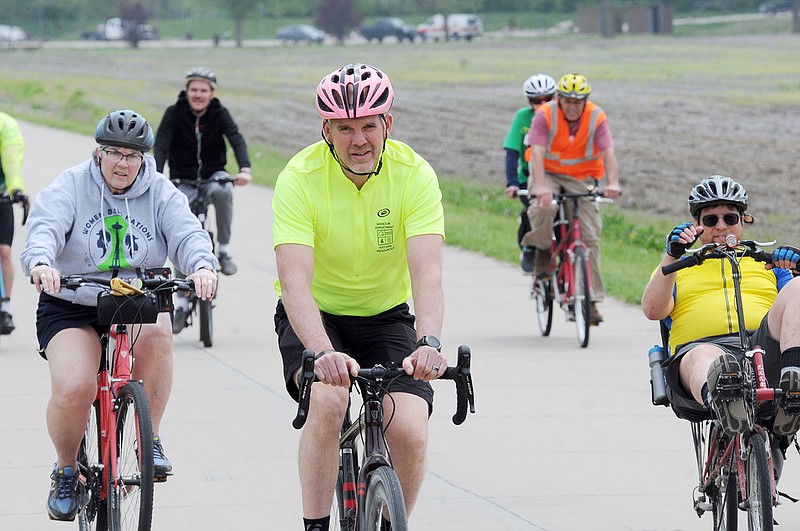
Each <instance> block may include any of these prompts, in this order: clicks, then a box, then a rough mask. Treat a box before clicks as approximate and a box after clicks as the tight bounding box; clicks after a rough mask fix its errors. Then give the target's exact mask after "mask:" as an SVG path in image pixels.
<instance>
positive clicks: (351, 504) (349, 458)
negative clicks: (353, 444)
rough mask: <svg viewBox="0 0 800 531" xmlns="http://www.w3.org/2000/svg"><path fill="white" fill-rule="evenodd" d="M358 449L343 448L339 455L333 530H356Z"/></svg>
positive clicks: (332, 514)
mask: <svg viewBox="0 0 800 531" xmlns="http://www.w3.org/2000/svg"><path fill="white" fill-rule="evenodd" d="M357 462H358V456H357V452H356V449H354V448H343V449H342V451H341V454H340V456H339V478H338V480H337V481H336V491H335V494H334V497H333V506H332V507H331V520H330V530H331V531H354V530H355V528H356V474H357V472H356V466H357V465H356V463H357Z"/></svg>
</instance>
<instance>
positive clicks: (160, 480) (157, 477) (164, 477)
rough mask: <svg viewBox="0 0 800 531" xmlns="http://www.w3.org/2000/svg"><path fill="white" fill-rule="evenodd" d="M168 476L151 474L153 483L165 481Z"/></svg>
mask: <svg viewBox="0 0 800 531" xmlns="http://www.w3.org/2000/svg"><path fill="white" fill-rule="evenodd" d="M167 479H169V476H153V482H154V483H166V481H167Z"/></svg>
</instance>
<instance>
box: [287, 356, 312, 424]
mask: <svg viewBox="0 0 800 531" xmlns="http://www.w3.org/2000/svg"><path fill="white" fill-rule="evenodd" d="M314 356H315V355H314V351H313V350H312V349H310V348H307V349H306V350H304V351H303V361H302V365H301V369H300V381H299V382H298V386H299V396H298V400H297V415H296V416H295V418H294V420H293V421H292V426H293V427H294V429H296V430H299V429H300V428H302V427H303V426H304V425H305V423H306V419H307V418H308V406H309V403H310V402H311V384H312V383H314Z"/></svg>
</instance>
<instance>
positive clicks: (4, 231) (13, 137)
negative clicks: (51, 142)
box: [0, 112, 25, 334]
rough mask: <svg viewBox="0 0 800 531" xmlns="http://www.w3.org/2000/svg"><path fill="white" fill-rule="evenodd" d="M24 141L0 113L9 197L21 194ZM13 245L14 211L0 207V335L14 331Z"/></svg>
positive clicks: (1, 169) (3, 182) (1, 164)
mask: <svg viewBox="0 0 800 531" xmlns="http://www.w3.org/2000/svg"><path fill="white" fill-rule="evenodd" d="M24 152H25V140H23V138H22V131H20V129H19V124H18V123H17V121H16V120H15V119H14V118H12V117H11V116H9V115H8V114H6V113H4V112H0V191H2V193H3V194H6V195H9V196H15V195H16V196H18V195H19V194H24V193H25V184H24V183H23V182H22V156H23V154H24ZM13 242H14V210H13V208H12V207H11V203H8V204H0V263H2V265H3V278H2V279H0V281H2V282H3V286H4V288H5V289H4V293H5V297H4V298H3V300H2V301H0V334H10V333H11V332H13V331H14V328H15V326H14V319H13V318H12V317H11V313H10V312H9V303H10V299H11V287H12V284H13V283H14V267H13V264H12V262H11V244H12V243H13Z"/></svg>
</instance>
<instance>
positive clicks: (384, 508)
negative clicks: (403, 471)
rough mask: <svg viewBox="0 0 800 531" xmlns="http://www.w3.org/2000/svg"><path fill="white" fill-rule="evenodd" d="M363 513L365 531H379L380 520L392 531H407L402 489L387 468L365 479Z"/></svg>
mask: <svg viewBox="0 0 800 531" xmlns="http://www.w3.org/2000/svg"><path fill="white" fill-rule="evenodd" d="M364 505H365V507H364V511H363V512H361V513H360V515H359V518H363V519H364V524H365V525H364V527H363V528H362V529H365V530H366V531H381V525H382V520H387V521H388V522H389V523H390V524H391V525H392V527H391V529H392V531H408V517H407V515H406V502H405V500H404V498H403V489H402V487H401V486H400V480H399V479H397V474H396V473H395V471H394V470H393V469H392V468H391V467H388V466H381V467H378V468H376V469H375V470H373V471H372V472H371V473H370V475H369V478H368V479H367V495H366V501H365V503H364Z"/></svg>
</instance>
